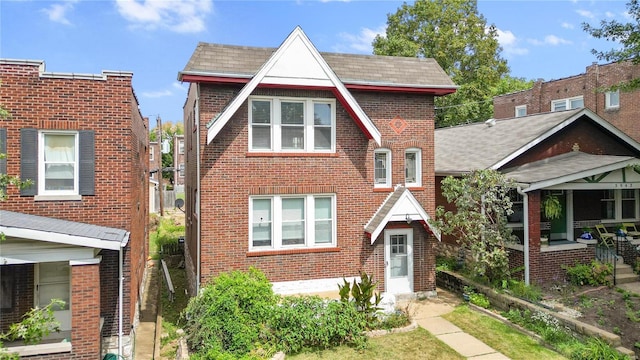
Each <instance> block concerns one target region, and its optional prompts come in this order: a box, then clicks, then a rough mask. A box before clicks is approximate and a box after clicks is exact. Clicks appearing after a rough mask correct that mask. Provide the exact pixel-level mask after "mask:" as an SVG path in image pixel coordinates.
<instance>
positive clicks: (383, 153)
mask: <svg viewBox="0 0 640 360" xmlns="http://www.w3.org/2000/svg"><path fill="white" fill-rule="evenodd" d="M373 174H374V175H373V179H374V186H375V187H391V151H390V150H389V149H377V150H376V151H374V153H373Z"/></svg>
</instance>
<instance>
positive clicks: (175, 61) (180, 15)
mask: <svg viewBox="0 0 640 360" xmlns="http://www.w3.org/2000/svg"><path fill="white" fill-rule="evenodd" d="M402 3H403V2H401V1H390V0H377V1H374V0H370V1H364V0H351V1H316V0H313V1H312V0H297V1H284V0H280V1H264V0H263V1H234V0H227V1H217V0H183V1H177V0H59V1H42V0H15V1H13V0H0V57H2V58H11V59H32V60H44V61H45V63H46V70H47V71H51V72H75V73H96V74H98V73H100V72H101V71H102V70H123V71H131V72H133V73H134V75H133V86H134V90H135V92H136V95H137V97H138V101H139V102H140V110H141V112H142V114H143V116H149V118H150V120H151V121H152V124H154V121H155V118H156V116H157V115H160V116H161V117H162V119H163V122H166V121H172V122H176V121H182V106H183V104H184V100H185V97H186V88H187V84H180V83H179V82H178V81H177V74H178V72H179V71H180V70H182V69H183V68H184V66H185V64H186V63H187V61H188V59H189V57H190V56H191V54H192V52H193V50H194V49H195V47H196V45H197V44H198V42H200V41H203V42H211V43H222V44H233V45H246V46H267V47H277V46H278V45H280V43H281V42H282V41H283V40H284V38H285V37H286V36H287V35H288V34H289V33H290V32H291V31H292V30H293V29H294V28H295V26H298V25H299V26H301V27H302V29H303V30H304V31H305V33H306V34H307V36H308V37H309V38H310V39H311V41H312V42H313V43H314V44H315V46H316V47H317V48H318V49H319V50H320V51H328V52H344V53H362V54H371V52H372V50H371V49H372V48H371V41H372V40H373V38H374V37H375V35H376V34H378V33H382V34H384V29H385V25H386V20H387V14H390V13H395V12H396V10H397V9H398V8H399V7H400V6H401V5H402ZM409 3H411V2H409ZM478 11H479V12H480V13H481V14H482V15H484V17H485V18H486V20H487V23H488V24H494V25H495V26H496V27H497V28H498V30H499V33H500V43H501V45H502V46H503V52H502V56H503V57H504V58H506V59H507V61H508V64H509V67H510V69H511V75H512V76H517V77H524V78H527V79H538V78H542V79H545V80H550V79H557V78H563V77H567V76H571V75H576V74H580V73H582V72H584V71H585V67H586V66H588V65H590V64H591V63H592V62H594V61H596V58H595V57H594V56H593V55H592V54H591V52H590V50H591V49H592V48H597V49H603V50H605V49H610V48H612V47H613V46H615V44H613V43H610V42H604V41H601V40H600V41H597V40H595V39H593V38H591V37H590V36H589V35H588V34H587V33H585V32H584V31H583V30H582V27H581V23H583V22H589V23H592V24H598V23H599V22H600V21H601V20H611V19H615V20H618V21H621V22H628V21H630V20H629V18H628V14H626V2H625V1H612V0H608V1H605V0H591V1H559V0H556V1H549V0H547V1H517V0H511V1H507V0H505V1H490V0H480V1H479V2H478Z"/></svg>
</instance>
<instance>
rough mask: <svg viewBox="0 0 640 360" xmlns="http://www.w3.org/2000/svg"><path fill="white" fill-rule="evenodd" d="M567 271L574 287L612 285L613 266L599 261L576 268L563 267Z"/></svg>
mask: <svg viewBox="0 0 640 360" xmlns="http://www.w3.org/2000/svg"><path fill="white" fill-rule="evenodd" d="M562 268H563V269H565V270H566V271H567V278H568V280H569V282H571V283H572V284H574V285H591V286H597V285H611V275H612V274H613V266H612V265H611V264H604V263H601V262H599V261H597V260H593V261H591V263H590V264H577V263H576V265H574V266H566V265H563V266H562Z"/></svg>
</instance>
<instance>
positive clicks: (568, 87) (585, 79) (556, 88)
mask: <svg viewBox="0 0 640 360" xmlns="http://www.w3.org/2000/svg"><path fill="white" fill-rule="evenodd" d="M638 77H640V66H639V65H633V64H631V63H630V62H622V63H610V64H605V65H591V66H588V67H587V68H586V72H585V73H583V74H579V75H575V76H570V77H567V78H563V79H559V80H551V81H547V82H543V81H538V82H536V83H535V84H534V86H533V88H532V89H531V90H525V91H520V92H517V93H513V94H507V95H502V96H498V97H495V98H494V99H493V106H494V117H495V118H496V119H504V118H511V117H514V116H515V114H514V112H515V107H516V106H519V105H525V104H526V105H527V114H537V113H544V112H549V111H551V100H556V99H565V98H570V97H575V96H580V95H582V96H583V97H584V105H585V107H587V108H589V109H591V110H592V111H594V112H595V113H597V114H598V115H599V116H600V117H602V118H604V119H605V120H607V121H609V122H610V123H611V124H613V125H614V126H616V127H617V128H619V129H621V130H622V131H624V132H626V133H627V134H628V135H629V136H631V137H632V138H634V139H635V140H636V141H640V124H639V123H638V122H637V121H636V120H635V119H636V117H637V114H638V111H639V110H640V90H636V91H632V92H622V91H621V92H620V107H619V108H618V109H606V108H605V94H604V92H602V91H599V90H600V89H603V88H606V87H609V86H612V85H615V84H618V83H619V82H621V81H626V80H630V79H635V78H638Z"/></svg>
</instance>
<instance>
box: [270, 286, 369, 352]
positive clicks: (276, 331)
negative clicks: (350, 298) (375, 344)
mask: <svg viewBox="0 0 640 360" xmlns="http://www.w3.org/2000/svg"><path fill="white" fill-rule="evenodd" d="M365 326H366V319H365V314H364V313H362V312H359V311H358V310H357V309H356V307H355V304H354V303H353V302H342V301H331V300H323V299H321V298H319V297H317V296H288V297H284V298H283V299H282V302H281V303H280V304H279V305H278V306H277V307H276V308H275V309H274V310H273V313H272V316H271V317H270V320H269V322H268V329H269V338H270V339H271V341H272V342H273V343H274V345H275V346H276V347H277V349H278V350H282V351H284V352H286V353H298V352H300V351H302V350H304V349H310V350H322V349H327V348H330V347H334V346H339V345H344V344H348V345H354V346H359V347H361V346H364V344H365V343H366V336H365V335H364V330H365Z"/></svg>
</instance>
